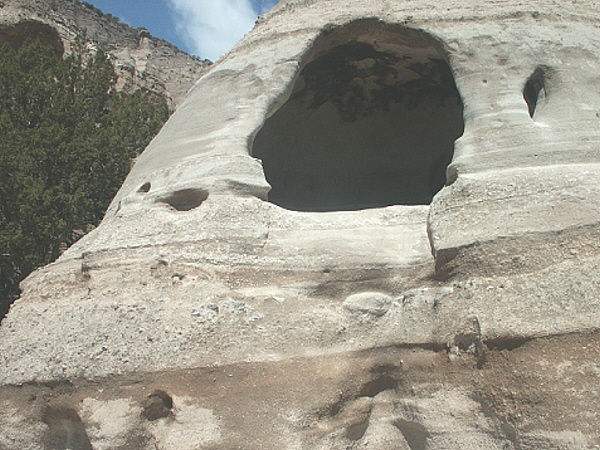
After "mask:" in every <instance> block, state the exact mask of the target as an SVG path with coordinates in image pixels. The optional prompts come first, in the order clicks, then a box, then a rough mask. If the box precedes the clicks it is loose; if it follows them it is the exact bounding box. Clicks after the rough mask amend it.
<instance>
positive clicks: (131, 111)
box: [0, 41, 169, 319]
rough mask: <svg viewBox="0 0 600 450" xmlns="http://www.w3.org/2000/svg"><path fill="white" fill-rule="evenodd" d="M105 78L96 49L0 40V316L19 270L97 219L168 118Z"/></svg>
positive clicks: (48, 258)
mask: <svg viewBox="0 0 600 450" xmlns="http://www.w3.org/2000/svg"><path fill="white" fill-rule="evenodd" d="M115 83H116V74H115V71H114V67H113V65H112V63H111V62H110V59H109V58H108V57H107V55H106V54H105V53H104V52H103V51H102V50H99V51H97V52H96V53H94V54H92V55H87V54H86V53H85V52H84V51H83V45H81V44H79V45H77V46H76V50H75V51H73V52H72V53H71V54H70V55H68V56H67V57H65V58H62V57H61V56H60V55H57V54H56V53H54V52H53V51H52V50H51V49H49V48H48V47H46V46H44V45H43V44H42V43H40V42H39V41H30V42H28V43H26V44H25V45H23V46H22V47H21V48H20V49H19V50H18V51H17V50H14V49H12V48H10V47H9V46H7V45H4V46H1V47H0V136H1V138H0V319H1V318H2V317H3V316H4V314H5V312H6V311H7V310H8V307H9V305H10V304H11V303H12V301H14V299H15V298H17V296H18V295H19V288H18V284H19V282H20V281H21V280H22V279H23V278H25V277H26V276H27V275H28V274H29V273H31V272H32V271H33V270H35V269H36V268H37V267H40V266H42V265H45V264H48V263H50V262H52V261H53V260H55V259H56V258H57V257H58V256H59V254H60V249H61V248H62V247H64V246H65V245H70V244H72V243H73V242H74V241H75V240H76V239H77V237H78V236H77V235H76V234H75V233H74V230H80V229H86V228H87V227H88V226H90V225H94V226H95V225H97V224H98V223H99V222H100V220H101V219H102V217H103V215H104V212H105V210H106V208H107V207H108V204H109V203H110V201H111V199H112V198H113V197H114V195H115V194H116V192H117V190H118V188H119V186H120V185H121V183H122V182H123V180H124V178H125V176H126V175H127V173H128V172H129V169H130V166H131V161H132V159H133V158H135V157H136V156H137V155H138V154H139V153H140V152H141V151H142V150H143V149H144V148H145V147H146V145H148V143H149V142H150V140H151V139H152V138H153V137H154V135H155V134H156V133H157V132H158V131H159V130H160V128H161V126H162V125H163V123H164V122H165V121H166V119H167V118H168V115H169V111H168V107H167V105H166V102H165V101H164V100H161V101H156V100H152V99H150V98H149V97H148V96H145V95H142V94H141V93H140V92H136V93H134V94H132V95H129V96H121V95H120V94H119V93H117V92H116V91H115Z"/></svg>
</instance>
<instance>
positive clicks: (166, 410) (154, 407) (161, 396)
mask: <svg viewBox="0 0 600 450" xmlns="http://www.w3.org/2000/svg"><path fill="white" fill-rule="evenodd" d="M172 410H173V398H172V397H171V396H170V395H169V394H167V393H166V392H165V391H162V390H156V391H154V392H153V393H152V394H150V395H149V396H148V397H146V399H145V400H144V401H143V402H142V416H144V417H145V418H146V419H148V420H150V421H153V420H157V419H160V418H161V417H168V416H170V415H172V414H173V411H172Z"/></svg>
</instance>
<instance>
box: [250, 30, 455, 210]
mask: <svg viewBox="0 0 600 450" xmlns="http://www.w3.org/2000/svg"><path fill="white" fill-rule="evenodd" d="M306 59H307V62H306V63H305V64H303V68H302V70H301V72H300V74H299V76H298V78H297V79H296V81H295V85H294V87H293V90H292V93H291V95H290V97H289V99H288V100H287V102H286V103H284V104H283V106H281V107H280V108H279V109H278V110H277V111H276V112H275V113H274V114H273V115H272V116H271V117H270V118H268V119H267V120H266V122H265V124H264V126H263V127H262V129H261V130H260V131H259V132H258V133H257V135H256V137H255V140H254V144H253V147H252V156H254V157H256V158H259V159H260V160H262V163H263V168H264V172H265V177H266V179H267V181H268V182H269V184H270V185H271V187H272V190H271V192H270V193H269V201H271V202H272V203H275V204H277V205H279V206H281V207H283V208H286V209H290V210H296V211H345V210H360V209H366V208H377V207H384V206H389V205H417V204H429V203H430V202H431V200H432V198H433V196H434V195H435V194H436V193H437V192H438V191H439V190H440V189H441V188H442V187H443V186H444V184H445V182H446V167H447V166H448V164H449V163H450V162H451V161H452V157H453V154H454V141H455V140H456V139H457V138H458V137H460V136H461V135H462V133H463V129H464V122H463V104H462V100H461V97H460V95H459V93H458V89H457V87H456V84H455V82H454V77H453V75H452V72H451V70H450V67H449V65H448V63H447V59H446V56H445V53H444V51H443V47H442V45H441V43H440V42H439V41H437V40H436V39H435V38H433V37H432V36H431V35H429V34H427V33H425V32H423V31H420V30H414V29H409V28H406V27H402V26H399V25H387V24H384V23H382V22H381V21H378V20H362V21H357V22H353V23H351V24H349V25H346V26H344V27H339V28H335V29H333V30H330V31H328V32H325V33H323V35H322V36H321V37H320V38H319V39H318V40H317V42H316V43H315V45H314V47H313V51H312V52H311V54H310V55H309V56H308V57H307V58H306Z"/></svg>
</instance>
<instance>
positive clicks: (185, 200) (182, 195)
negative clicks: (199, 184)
mask: <svg viewBox="0 0 600 450" xmlns="http://www.w3.org/2000/svg"><path fill="white" fill-rule="evenodd" d="M207 198H208V192H206V191H205V190H203V189H181V190H179V191H174V192H171V193H170V194H168V195H167V196H165V197H162V198H161V199H160V200H159V201H161V202H164V203H166V204H168V205H169V206H171V207H172V208H174V209H176V210H177V211H190V210H192V209H194V208H197V207H198V206H200V205H201V204H202V202H204V200H206V199H207Z"/></svg>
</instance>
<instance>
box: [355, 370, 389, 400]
mask: <svg viewBox="0 0 600 450" xmlns="http://www.w3.org/2000/svg"><path fill="white" fill-rule="evenodd" d="M397 387H398V380H396V379H394V378H392V377H390V376H388V375H383V376H381V377H379V378H377V379H375V380H372V381H369V382H368V383H366V384H365V385H364V386H363V387H362V389H361V390H360V394H359V397H375V396H376V395H377V394H379V393H380V392H383V391H387V390H389V389H396V388H397Z"/></svg>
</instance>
